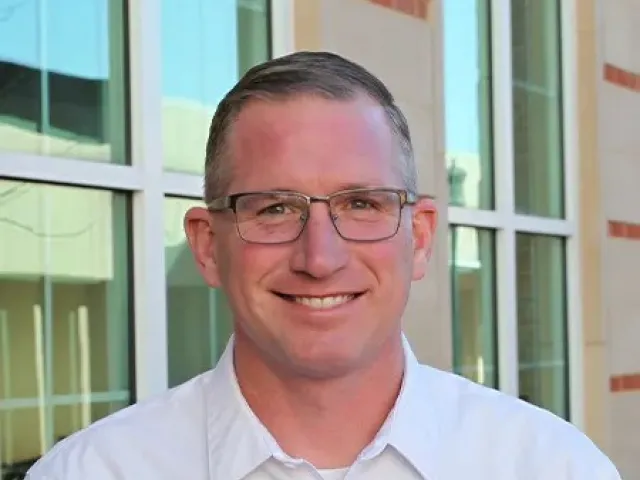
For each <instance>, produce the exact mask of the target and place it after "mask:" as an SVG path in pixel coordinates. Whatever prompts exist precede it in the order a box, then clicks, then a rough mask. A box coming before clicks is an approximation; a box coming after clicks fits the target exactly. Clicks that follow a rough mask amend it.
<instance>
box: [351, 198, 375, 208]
mask: <svg viewBox="0 0 640 480" xmlns="http://www.w3.org/2000/svg"><path fill="white" fill-rule="evenodd" d="M349 208H350V209H352V210H368V209H371V208H376V207H375V205H374V204H373V202H372V201H371V200H368V199H366V198H352V199H350V200H349Z"/></svg>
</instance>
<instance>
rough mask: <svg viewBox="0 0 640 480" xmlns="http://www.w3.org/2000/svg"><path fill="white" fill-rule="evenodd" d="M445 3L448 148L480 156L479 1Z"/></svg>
mask: <svg viewBox="0 0 640 480" xmlns="http://www.w3.org/2000/svg"><path fill="white" fill-rule="evenodd" d="M442 4H443V8H444V45H445V51H444V69H445V76H444V78H445V108H446V115H445V127H446V150H447V151H448V152H459V153H462V152H464V153H475V154H478V155H479V154H480V143H479V142H480V139H479V136H480V134H479V119H478V101H479V92H478V90H479V83H480V78H479V77H480V71H479V64H480V58H479V47H478V39H479V37H478V15H477V5H476V4H477V2H476V0H453V1H452V0H447V1H444V2H442Z"/></svg>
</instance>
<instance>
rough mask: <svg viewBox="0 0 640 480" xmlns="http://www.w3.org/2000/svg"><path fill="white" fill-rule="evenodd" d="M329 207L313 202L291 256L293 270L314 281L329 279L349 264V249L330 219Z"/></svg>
mask: <svg viewBox="0 0 640 480" xmlns="http://www.w3.org/2000/svg"><path fill="white" fill-rule="evenodd" d="M329 215H330V214H329V207H328V205H326V204H322V203H313V204H312V205H311V208H310V210H309V219H308V220H307V224H306V225H305V227H304V231H303V232H302V234H301V235H300V238H299V239H298V240H297V241H296V243H295V247H294V252H293V255H292V256H291V262H290V263H291V269H292V270H293V271H295V272H298V273H302V274H305V275H307V276H310V277H313V278H318V279H320V278H327V277H329V276H331V275H332V274H333V273H335V272H337V271H339V270H341V269H342V268H344V267H345V266H346V264H347V262H348V259H349V255H348V246H347V245H346V242H345V240H344V239H342V237H340V235H339V234H338V232H337V231H336V229H335V227H334V225H333V222H332V221H331V218H330V216H329Z"/></svg>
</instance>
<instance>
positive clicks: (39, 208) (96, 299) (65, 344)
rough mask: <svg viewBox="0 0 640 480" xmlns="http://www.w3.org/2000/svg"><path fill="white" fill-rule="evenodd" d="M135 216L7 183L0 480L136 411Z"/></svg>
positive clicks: (110, 205) (117, 205) (1, 206)
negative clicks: (81, 433)
mask: <svg viewBox="0 0 640 480" xmlns="http://www.w3.org/2000/svg"><path fill="white" fill-rule="evenodd" d="M127 210H128V205H127V199H126V197H125V196H123V195H119V194H114V193H111V192H107V191H99V190H89V189H82V188H71V187H61V186H52V185H43V184H31V183H24V182H14V181H8V180H2V181H0V462H1V464H2V466H1V467H0V478H3V477H2V475H9V472H20V471H21V469H23V468H24V467H27V466H28V465H30V464H31V463H32V462H33V460H34V459H36V458H38V457H39V456H40V455H42V454H43V453H45V452H46V451H47V450H48V449H50V448H51V446H52V445H53V444H54V443H55V442H56V441H58V440H59V439H60V438H61V437H64V436H66V435H69V434H70V433H72V432H74V431H76V430H78V429H79V428H83V427H85V426H87V425H88V424H89V423H91V422H92V421H94V420H96V419H97V418H100V417H101V416H103V415H105V414H107V413H110V412H112V411H115V410H116V409H118V408H122V407H123V406H125V405H127V404H128V403H129V402H130V376H129V347H128V345H129V289H128V288H129V286H128V266H129V256H128V232H127ZM102 405H104V406H105V407H104V408H103V407H101V406H102ZM16 475H17V473H16Z"/></svg>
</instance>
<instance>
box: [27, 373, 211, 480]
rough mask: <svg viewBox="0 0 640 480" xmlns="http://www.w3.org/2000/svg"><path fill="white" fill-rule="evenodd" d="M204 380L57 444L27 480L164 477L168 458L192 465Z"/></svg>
mask: <svg viewBox="0 0 640 480" xmlns="http://www.w3.org/2000/svg"><path fill="white" fill-rule="evenodd" d="M207 381H208V373H206V374H203V375H200V376H198V377H195V378H194V379H192V380H190V381H188V382H186V383H184V384H182V385H180V386H178V387H175V388H173V389H171V390H168V391H167V392H165V393H163V394H161V395H159V396H156V397H154V398H151V399H149V400H147V401H143V402H140V403H138V404H135V405H132V406H130V407H127V408H125V409H123V410H120V411H118V412H116V413H114V414H112V415H110V416H108V417H105V418H103V419H101V420H98V421H96V422H95V423H93V424H91V425H90V426H89V427H87V428H85V429H84V430H81V431H79V432H77V433H75V434H73V435H71V436H69V437H67V438H65V439H64V440H62V441H60V442H58V443H57V444H56V445H55V446H54V447H53V448H52V449H51V450H50V451H49V452H48V453H47V454H46V455H44V456H43V457H42V458H41V459H40V460H38V462H36V464H35V465H34V466H33V467H32V468H31V469H30V470H29V473H28V476H27V479H32V480H49V479H51V480H62V479H64V480H80V479H85V478H92V479H95V480H102V479H105V480H106V479H109V480H111V479H116V478H118V479H120V478H152V477H149V476H148V475H156V476H155V477H153V478H166V477H164V476H163V475H166V474H167V472H171V469H172V468H175V464H176V462H175V461H172V459H174V460H175V459H176V458H180V456H182V457H183V458H182V459H181V461H182V460H186V461H189V459H192V458H193V459H194V460H196V457H197V456H198V455H199V454H200V453H201V452H200V450H199V448H198V446H199V445H204V442H202V441H201V439H202V436H203V435H204V434H205V433H204V428H205V427H204V425H205V424H206V421H205V416H206V413H205V400H204V386H205V385H206V383H207ZM202 448H204V447H202ZM152 466H153V468H154V469H155V470H154V471H151V470H149V468H151V467H152ZM132 472H136V474H134V475H132V476H129V475H128V474H131V473H132ZM158 472H164V474H162V475H160V474H157V473H158ZM125 475H127V476H125ZM136 475H137V476H136ZM145 475H147V476H145ZM168 478H172V477H168Z"/></svg>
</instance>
